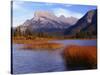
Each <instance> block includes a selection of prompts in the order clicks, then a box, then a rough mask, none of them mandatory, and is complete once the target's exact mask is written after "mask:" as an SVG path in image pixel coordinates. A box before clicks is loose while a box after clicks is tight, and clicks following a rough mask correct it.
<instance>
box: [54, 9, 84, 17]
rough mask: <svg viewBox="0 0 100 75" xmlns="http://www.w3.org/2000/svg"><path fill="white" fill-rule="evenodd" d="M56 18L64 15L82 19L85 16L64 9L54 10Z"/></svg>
mask: <svg viewBox="0 0 100 75" xmlns="http://www.w3.org/2000/svg"><path fill="white" fill-rule="evenodd" d="M53 11H54V13H55V15H56V16H60V15H64V16H65V17H71V16H72V17H76V18H81V17H82V16H83V15H84V14H81V13H78V12H72V11H70V10H67V9H63V8H56V9H54V10H53Z"/></svg>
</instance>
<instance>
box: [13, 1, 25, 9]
mask: <svg viewBox="0 0 100 75" xmlns="http://www.w3.org/2000/svg"><path fill="white" fill-rule="evenodd" d="M23 4H24V1H13V9H14V10H21V9H24V8H23V7H22V5H23Z"/></svg>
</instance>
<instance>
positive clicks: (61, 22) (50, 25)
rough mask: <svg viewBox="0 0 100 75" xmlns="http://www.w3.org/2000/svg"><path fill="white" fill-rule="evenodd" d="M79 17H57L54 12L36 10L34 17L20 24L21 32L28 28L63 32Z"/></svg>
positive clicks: (37, 30) (38, 30) (39, 30)
mask: <svg viewBox="0 0 100 75" xmlns="http://www.w3.org/2000/svg"><path fill="white" fill-rule="evenodd" d="M77 20H78V19H77V18H74V17H68V18H66V17H64V16H63V15H62V16H60V17H57V16H55V15H54V13H52V12H48V11H36V12H35V13H34V17H33V18H32V19H29V20H26V21H25V22H24V23H23V24H22V25H20V26H19V27H20V30H21V32H25V31H26V30H27V29H28V30H30V31H31V32H34V31H35V32H59V31H60V32H63V33H64V30H65V29H66V28H68V27H70V26H71V25H73V24H74V23H76V21H77Z"/></svg>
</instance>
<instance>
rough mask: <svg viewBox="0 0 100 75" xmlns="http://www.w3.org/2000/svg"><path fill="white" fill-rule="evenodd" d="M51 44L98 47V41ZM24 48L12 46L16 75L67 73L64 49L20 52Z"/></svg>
mask: <svg viewBox="0 0 100 75" xmlns="http://www.w3.org/2000/svg"><path fill="white" fill-rule="evenodd" d="M50 42H56V43H62V44H64V45H65V46H66V45H71V44H73V45H74V44H75V45H82V46H83V45H84V46H96V45H97V42H96V40H56V41H50ZM22 46H23V45H22V44H12V47H13V49H12V52H13V55H12V56H13V60H12V61H13V64H12V67H13V73H14V74H23V73H42V72H55V71H67V68H66V67H65V65H64V60H63V58H62V50H63V48H60V49H58V50H54V51H50V50H42V51H39V50H38V51H36V50H19V48H20V47H22Z"/></svg>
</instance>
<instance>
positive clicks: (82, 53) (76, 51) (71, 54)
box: [63, 45, 97, 70]
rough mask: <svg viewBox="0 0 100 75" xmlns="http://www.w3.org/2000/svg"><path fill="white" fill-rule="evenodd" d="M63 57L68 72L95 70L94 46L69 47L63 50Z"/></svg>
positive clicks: (95, 49) (95, 55)
mask: <svg viewBox="0 0 100 75" xmlns="http://www.w3.org/2000/svg"><path fill="white" fill-rule="evenodd" d="M63 56H64V60H65V62H66V67H67V69H68V70H82V69H83V70H84V69H96V68H97V48H96V46H77V45H70V46H67V47H66V48H65V49H64V55H63Z"/></svg>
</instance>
